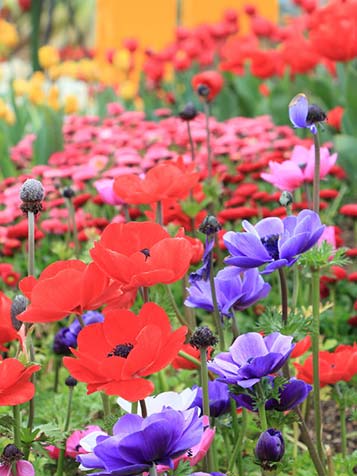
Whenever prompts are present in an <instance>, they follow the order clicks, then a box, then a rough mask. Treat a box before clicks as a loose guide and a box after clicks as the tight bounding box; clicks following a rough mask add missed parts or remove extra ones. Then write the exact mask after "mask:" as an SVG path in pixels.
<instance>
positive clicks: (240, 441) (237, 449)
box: [227, 408, 247, 476]
mask: <svg viewBox="0 0 357 476" xmlns="http://www.w3.org/2000/svg"><path fill="white" fill-rule="evenodd" d="M246 428H247V410H246V409H245V408H243V409H242V423H241V425H240V430H239V434H238V438H237V441H236V444H235V446H234V448H233V452H232V455H231V457H230V460H229V463H228V469H227V474H233V469H234V464H235V461H236V459H237V467H238V474H239V476H242V475H243V458H242V451H241V450H242V445H243V439H244V436H245V430H246Z"/></svg>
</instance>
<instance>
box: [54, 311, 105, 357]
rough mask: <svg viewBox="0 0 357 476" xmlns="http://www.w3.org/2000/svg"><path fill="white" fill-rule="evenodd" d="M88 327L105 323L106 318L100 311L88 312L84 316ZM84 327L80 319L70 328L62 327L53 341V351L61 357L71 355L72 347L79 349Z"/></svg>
mask: <svg viewBox="0 0 357 476" xmlns="http://www.w3.org/2000/svg"><path fill="white" fill-rule="evenodd" d="M82 318H83V321H84V324H85V325H86V326H88V325H90V324H94V323H96V322H103V321H104V316H103V314H102V313H100V312H98V311H87V312H85V313H84V314H82ZM81 329H82V327H81V325H80V323H79V320H78V319H75V320H74V321H73V322H72V324H71V325H70V326H68V327H62V328H61V329H60V330H59V331H58V332H57V334H56V335H55V338H54V340H53V351H54V353H55V354H59V355H70V353H71V351H70V349H69V348H70V347H73V348H76V347H77V337H78V334H79V333H80V331H81Z"/></svg>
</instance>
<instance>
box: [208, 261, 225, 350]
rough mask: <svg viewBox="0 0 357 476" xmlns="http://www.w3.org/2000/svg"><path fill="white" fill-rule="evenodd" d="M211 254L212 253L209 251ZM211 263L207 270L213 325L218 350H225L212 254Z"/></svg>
mask: <svg viewBox="0 0 357 476" xmlns="http://www.w3.org/2000/svg"><path fill="white" fill-rule="evenodd" d="M211 254H213V253H212V252H211ZM210 261H211V263H210V272H209V283H210V287H211V294H212V303H213V318H214V325H215V327H216V332H217V334H218V338H219V348H220V350H222V351H223V350H225V348H226V345H225V343H224V334H223V328H222V324H221V318H220V315H219V309H218V302H217V294H216V287H215V285H214V276H213V256H211V260H210Z"/></svg>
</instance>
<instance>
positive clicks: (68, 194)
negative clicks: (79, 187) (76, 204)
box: [62, 187, 75, 199]
mask: <svg viewBox="0 0 357 476" xmlns="http://www.w3.org/2000/svg"><path fill="white" fill-rule="evenodd" d="M62 195H63V196H64V198H69V199H71V198H73V197H74V196H75V192H74V190H73V188H71V187H65V188H64V189H63V190H62Z"/></svg>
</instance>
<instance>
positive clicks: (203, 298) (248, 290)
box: [185, 266, 271, 317]
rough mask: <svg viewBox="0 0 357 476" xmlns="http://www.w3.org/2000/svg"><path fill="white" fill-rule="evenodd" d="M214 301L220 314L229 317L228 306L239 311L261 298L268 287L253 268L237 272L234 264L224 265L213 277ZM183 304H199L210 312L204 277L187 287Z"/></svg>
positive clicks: (211, 303)
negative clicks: (202, 279)
mask: <svg viewBox="0 0 357 476" xmlns="http://www.w3.org/2000/svg"><path fill="white" fill-rule="evenodd" d="M214 284H215V288H216V296H217V304H218V309H219V312H220V314H221V316H226V317H232V314H233V311H232V309H235V310H238V311H241V310H243V309H247V307H249V306H252V305H253V304H254V303H256V302H257V301H259V300H260V299H263V298H265V297H266V296H267V295H268V294H269V292H270V290H271V286H270V284H268V283H266V282H265V281H264V280H263V278H262V277H261V276H260V274H259V272H258V270H257V269H250V270H248V271H246V272H245V273H243V274H242V275H241V274H240V272H239V270H237V268H236V267H234V266H228V267H227V268H224V269H222V270H221V271H219V272H218V274H217V276H216V277H215V278H214ZM187 290H188V293H189V295H188V297H187V299H186V301H185V306H187V307H200V308H201V309H205V310H206V311H209V312H213V301H212V293H211V285H210V283H209V282H208V281H195V282H193V283H192V284H191V286H190V287H189V288H188V289H187Z"/></svg>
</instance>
